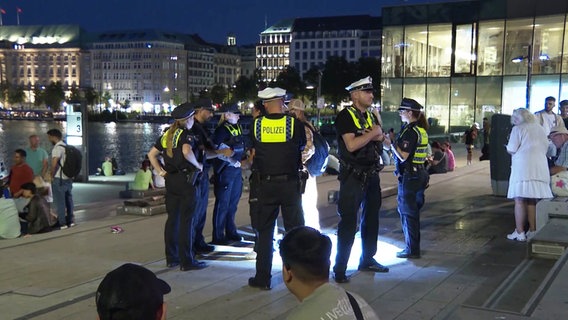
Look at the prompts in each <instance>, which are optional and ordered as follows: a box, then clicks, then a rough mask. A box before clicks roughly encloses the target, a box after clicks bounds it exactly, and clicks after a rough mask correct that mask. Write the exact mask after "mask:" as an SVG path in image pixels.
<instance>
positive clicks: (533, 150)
mask: <svg viewBox="0 0 568 320" xmlns="http://www.w3.org/2000/svg"><path fill="white" fill-rule="evenodd" d="M511 124H512V125H513V129H511V133H510V134H509V141H508V143H507V145H506V148H507V152H508V153H509V154H510V155H511V174H510V176H509V189H508V190H507V198H509V199H514V201H515V230H514V231H513V232H512V233H510V234H508V235H507V239H509V240H516V241H526V240H527V238H531V237H532V236H533V235H534V232H535V231H536V203H537V202H538V201H539V200H540V199H544V198H552V191H551V189H550V172H549V170H548V160H547V158H546V153H547V150H548V139H547V136H546V134H545V129H544V128H543V127H542V126H541V125H539V123H538V119H536V117H535V116H534V115H533V114H532V113H531V112H530V111H529V110H528V109H526V108H518V109H515V110H513V114H512V115H511ZM527 222H528V225H529V229H528V232H526V233H525V226H526V224H527Z"/></svg>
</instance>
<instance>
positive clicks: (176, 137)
mask: <svg viewBox="0 0 568 320" xmlns="http://www.w3.org/2000/svg"><path fill="white" fill-rule="evenodd" d="M182 133H183V129H176V131H175V132H174V140H173V143H172V148H176V147H177V145H178V142H179V137H180V136H181V134H182ZM168 138H169V131H167V132H166V133H164V135H163V136H162V138H161V139H160V143H161V144H162V147H163V148H164V149H166V148H167V143H168Z"/></svg>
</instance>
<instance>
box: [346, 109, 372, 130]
mask: <svg viewBox="0 0 568 320" xmlns="http://www.w3.org/2000/svg"><path fill="white" fill-rule="evenodd" d="M353 109H354V107H347V111H349V114H350V115H351V118H352V119H353V123H355V126H356V127H357V129H363V127H361V124H360V123H359V118H357V115H355V112H356V111H354V110H353ZM365 116H366V117H365V128H366V129H369V128H371V127H372V126H373V118H372V117H371V113H370V112H368V111H366V110H365Z"/></svg>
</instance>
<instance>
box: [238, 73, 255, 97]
mask: <svg viewBox="0 0 568 320" xmlns="http://www.w3.org/2000/svg"><path fill="white" fill-rule="evenodd" d="M257 95H258V88H257V86H256V81H255V80H254V79H253V78H249V77H246V76H240V77H239V78H238V79H237V81H235V87H234V89H233V98H234V99H235V100H239V101H247V100H256V97H257Z"/></svg>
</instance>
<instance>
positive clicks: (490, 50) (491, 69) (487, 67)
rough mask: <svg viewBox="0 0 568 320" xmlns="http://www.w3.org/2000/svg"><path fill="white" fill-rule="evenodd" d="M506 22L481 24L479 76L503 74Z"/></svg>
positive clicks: (478, 60)
mask: <svg viewBox="0 0 568 320" xmlns="http://www.w3.org/2000/svg"><path fill="white" fill-rule="evenodd" d="M504 27H505V22H504V21H488V22H480V23H479V48H478V51H477V75H479V76H498V75H501V74H503V37H504V32H503V30H504Z"/></svg>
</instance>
